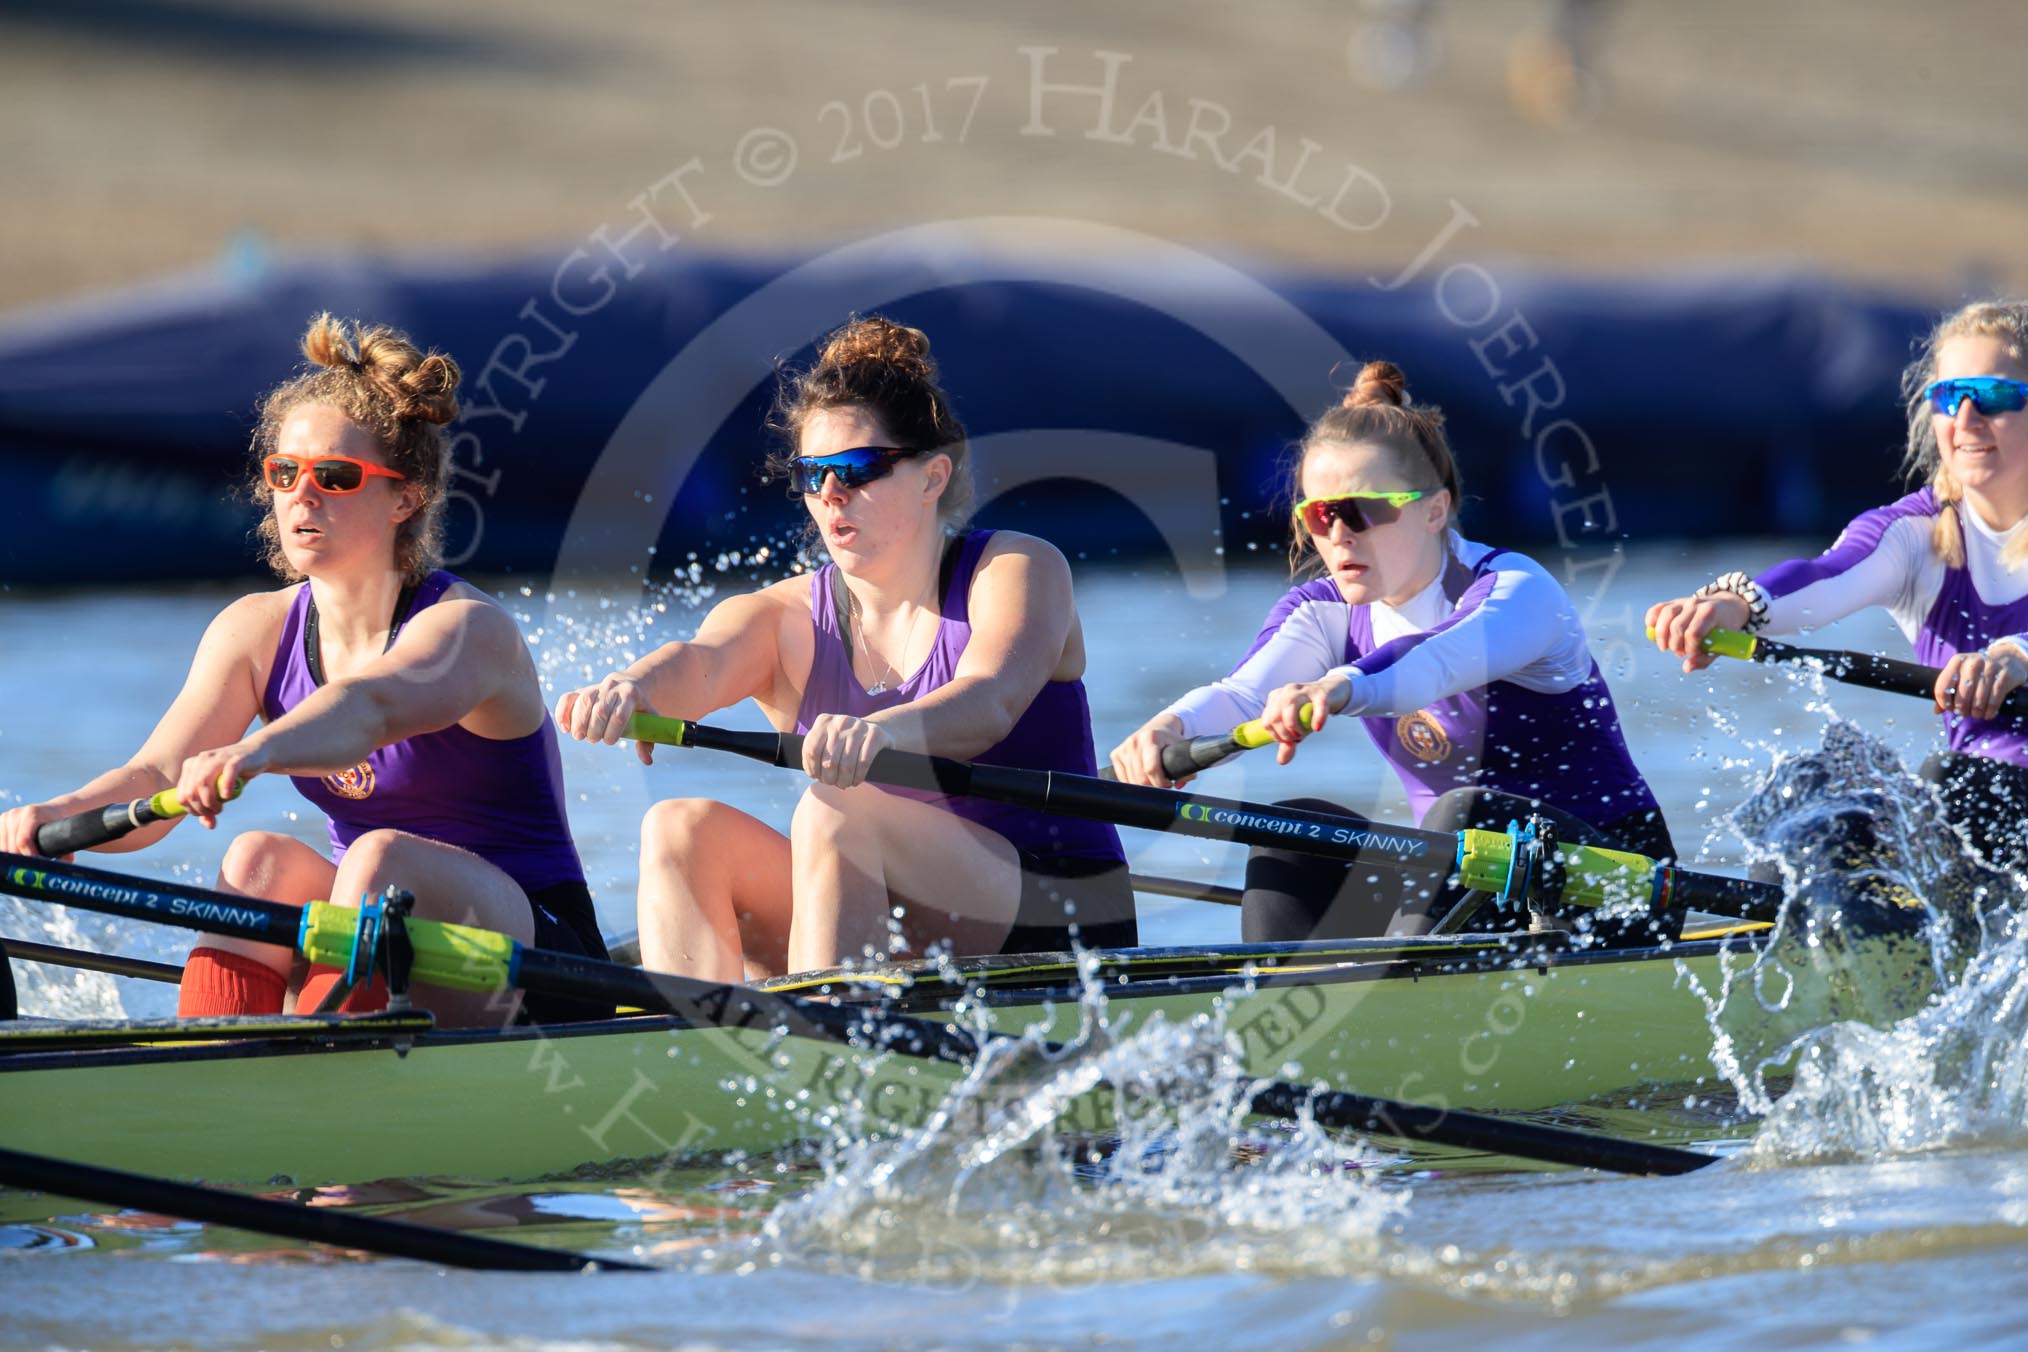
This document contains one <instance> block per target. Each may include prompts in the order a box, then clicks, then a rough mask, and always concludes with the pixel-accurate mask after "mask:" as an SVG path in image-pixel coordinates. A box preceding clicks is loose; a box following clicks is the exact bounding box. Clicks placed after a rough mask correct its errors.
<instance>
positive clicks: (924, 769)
mask: <svg viewBox="0 0 2028 1352" xmlns="http://www.w3.org/2000/svg"><path fill="white" fill-rule="evenodd" d="M802 743H803V739H802V738H801V737H800V736H797V735H796V734H794V733H775V732H734V731H728V730H726V729H723V728H713V727H709V726H706V725H702V724H697V723H687V724H685V725H684V728H683V745H685V746H694V747H701V748H704V749H705V750H710V751H729V752H732V753H733V754H735V755H741V756H747V757H750V758H751V759H754V760H758V761H762V762H765V763H766V764H769V765H774V766H784V767H787V766H800V765H801V764H802V762H803V745H802ZM867 778H868V779H870V780H873V781H876V782H878V783H882V784H894V785H899V786H901V787H905V788H917V789H928V790H932V791H935V792H939V793H951V794H973V795H976V796H978V797H982V798H992V799H995V800H997V801H999V802H1003V803H1017V804H1020V805H1021V806H1024V807H1032V808H1036V809H1038V810H1040V811H1044V812H1056V813H1061V814H1063V815H1065V816H1071V817H1086V818H1089V819H1091V820H1093V821H1103V822H1112V823H1115V824H1116V825H1120V826H1133V827H1139V828H1141V829H1143V830H1149V831H1166V832H1175V833H1178V834H1181V835H1190V836H1200V837H1203V838H1205V839H1208V840H1228V841H1233V842H1235V843H1238V844H1241V845H1265V846H1270V847H1277V848H1282V849H1289V850H1297V851H1301V852H1303V853H1305V854H1315V855H1321V856H1324V857H1325V858H1330V859H1341V860H1344V861H1346V862H1348V863H1354V864H1367V865H1379V866H1382V867H1386V868H1396V869H1407V870H1412V871H1426V872H1429V873H1431V874H1435V875H1438V876H1448V875H1449V874H1450V873H1451V872H1452V870H1453V869H1454V867H1455V865H1456V862H1457V848H1458V847H1457V839H1458V838H1457V837H1456V836H1455V835H1453V834H1450V833H1447V832H1441V831H1423V830H1419V829H1417V828H1414V827H1405V826H1382V825H1376V824H1372V823H1368V822H1364V821H1361V820H1359V819H1357V818H1353V817H1345V816H1339V815H1335V814H1332V813H1328V812H1310V811H1305V810H1304V809H1301V808H1289V807H1270V806H1262V805H1259V804H1254V803H1243V802H1237V801H1235V800H1232V799H1228V798H1212V797H1208V796H1206V795H1204V794H1198V793H1191V792H1188V791H1187V790H1182V789H1155V788H1147V787H1143V786H1141V785H1134V784H1120V783H1116V782H1113V781H1111V780H1103V779H1097V778H1094V777H1091V776H1088V775H1073V774H1062V773H1058V772H1055V771H1048V770H1022V769H1016V768H1013V767H1010V766H1000V765H977V764H970V763H967V762H965V761H955V760H946V759H945V758H943V757H941V756H922V755H916V754H913V753H910V752H903V751H883V752H881V753H880V755H878V756H876V757H875V758H874V761H873V766H872V768H871V771H870V772H869V773H868V775H867ZM1665 901H1681V902H1683V903H1685V904H1688V905H1690V906H1694V907H1696V908H1698V909H1699V910H1704V911H1710V912H1711V913H1713V914H1715V915H1732V916H1738V917H1740V918H1742V919H1747V920H1773V919H1774V918H1775V916H1776V914H1777V913H1778V912H1779V911H1780V909H1781V904H1782V890H1781V888H1780V887H1778V886H1776V885H1774V884H1772V883H1764V882H1756V881H1754V880H1752V879H1747V878H1727V877H1723V876H1720V875H1717V874H1707V873H1691V872H1685V871H1683V870H1679V869H1675V868H1667V869H1664V870H1663V873H1662V879H1661V886H1660V888H1659V889H1658V896H1657V909H1658V910H1660V909H1667V907H1666V906H1665V905H1663V904H1662V903H1663V902H1665Z"/></svg>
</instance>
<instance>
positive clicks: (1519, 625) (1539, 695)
mask: <svg viewBox="0 0 2028 1352" xmlns="http://www.w3.org/2000/svg"><path fill="white" fill-rule="evenodd" d="M1331 672H1339V673H1342V674H1344V675H1345V676H1346V677H1347V678H1348V679H1349V681H1350V683H1351V701H1350V703H1349V704H1347V705H1346V708H1345V712H1346V713H1348V714H1352V715H1356V716H1357V717H1359V719H1360V721H1361V722H1362V723H1364V724H1365V727H1366V731H1367V733H1368V735H1369V736H1371V737H1372V739H1373V743H1374V745H1375V746H1376V747H1378V748H1379V750H1380V754H1381V755H1382V756H1383V757H1384V758H1385V759H1386V760H1387V761H1388V763H1389V764H1390V765H1391V766H1392V767H1393V768H1394V771H1395V773H1396V774H1397V775H1398V776H1400V778H1401V782H1402V786H1403V787H1404V788H1405V789H1406V790H1407V791H1408V798H1409V803H1410V805H1411V806H1412V807H1413V808H1414V810H1415V815H1416V818H1417V820H1420V819H1421V818H1422V816H1423V815H1424V814H1425V813H1426V812H1427V811H1428V810H1429V806H1430V804H1431V803H1433V802H1434V801H1435V800H1436V798H1437V797H1438V795H1440V794H1443V793H1445V792H1448V791H1449V790H1451V789H1456V788H1464V787H1467V786H1477V787H1481V788H1489V789H1499V790H1502V791H1504V792H1507V793H1513V794H1519V795H1522V796H1524V797H1528V798H1540V799H1542V800H1544V801H1546V802H1549V803H1552V804H1554V805H1555V806H1557V807H1560V808H1563V809H1564V810H1565V811H1567V812H1570V813H1573V814H1574V815H1576V816H1578V817H1580V818H1582V819H1583V820H1585V821H1587V822H1590V823H1591V824H1593V825H1594V826H1599V827H1610V826H1612V825H1613V824H1615V823H1617V822H1621V821H1623V820H1625V819H1627V818H1629V817H1632V816H1634V815H1635V814H1637V813H1646V812H1654V811H1656V810H1657V808H1656V804H1655V796H1654V794H1653V792H1651V791H1650V790H1649V788H1648V785H1647V782H1646V781H1645V780H1643V779H1642V778H1641V774H1640V771H1639V770H1637V769H1636V768H1635V766H1634V762H1633V757H1632V756H1631V755H1630V754H1629V753H1628V751H1627V744H1626V738H1625V736H1624V735H1623V734H1622V733H1621V731H1620V722H1619V715H1618V713H1617V712H1616V710H1615V709H1614V707H1613V702H1612V694H1611V692H1610V691H1608V690H1607V689H1606V683H1605V678H1604V677H1603V676H1602V675H1601V674H1600V673H1599V669H1598V664H1597V663H1596V662H1595V661H1593V660H1592V656H1591V651H1590V649H1589V647H1588V646H1587V645H1586V643H1585V637H1584V626H1583V624H1582V623H1581V622H1580V620H1579V619H1578V615H1577V610H1576V607H1575V606H1573V605H1572V604H1571V601H1570V597H1569V595H1568V594H1567V593H1566V592H1565V591H1564V590H1563V587H1562V586H1561V584H1559V583H1558V582H1557V581H1556V579H1555V578H1553V577H1551V576H1550V575H1549V573H1548V572H1547V571H1546V570H1545V569H1544V568H1543V567H1542V565H1540V564H1538V563H1536V562H1535V560H1533V559H1531V558H1528V557H1526V556H1525V555H1521V554H1516V553H1514V552H1512V551H1511V550H1497V549H1492V548H1490V547H1488V546H1486V545H1481V544H1473V543H1470V542H1468V541H1465V540H1463V539H1460V538H1458V537H1457V536H1455V535H1454V536H1452V537H1451V554H1450V559H1449V562H1448V564H1447V566H1446V567H1445V568H1444V569H1443V570H1442V571H1441V572H1440V573H1439V575H1438V576H1437V577H1436V578H1435V579H1434V580H1432V581H1431V583H1430V585H1429V586H1428V587H1426V588H1424V589H1423V590H1422V591H1421V592H1419V593H1418V594H1416V595H1415V596H1413V597H1411V598H1410V599H1409V600H1407V601H1406V602H1404V603H1403V604H1401V605H1399V606H1392V605H1387V604H1385V603H1382V602H1373V603H1371V604H1367V605H1352V604H1350V603H1349V602H1347V601H1346V600H1345V598H1344V596H1343V595H1342V594H1341V593H1340V592H1339V590H1338V588H1337V585H1336V584H1335V583H1333V582H1331V581H1330V580H1329V579H1328V578H1322V579H1318V580H1317V581H1314V582H1306V583H1301V584H1299V585H1297V586H1295V587H1293V588H1291V589H1290V590H1289V591H1288V592H1287V594H1285V595H1284V596H1283V597H1282V598H1281V600H1279V601H1278V602H1276V603H1275V606H1274V608H1273V609H1272V610H1271V611H1270V612H1269V613H1268V617H1267V622H1266V623H1265V624H1264V625H1262V627H1261V631H1260V633H1259V635H1258V636H1256V637H1255V639H1254V642H1253V646H1252V648H1251V649H1249V650H1248V652H1247V655H1246V657H1245V658H1244V659H1243V660H1242V661H1241V662H1240V664H1239V665H1238V666H1237V667H1235V668H1234V669H1233V671H1232V673H1231V674H1230V675H1228V676H1226V677H1225V678H1224V679H1223V680H1219V681H1214V682H1212V683H1211V684H1210V685H1205V686H1200V687H1199V688H1197V689H1196V690H1193V691H1191V692H1190V693H1189V694H1187V695H1185V696H1183V698H1181V699H1179V700H1177V701H1176V702H1175V703H1174V704H1172V705H1171V706H1170V707H1169V709H1168V712H1169V713H1171V714H1174V715H1175V716H1176V717H1177V718H1178V719H1179V720H1181V722H1182V724H1183V728H1184V731H1185V732H1186V734H1187V735H1189V736H1193V737H1195V736H1201V735H1204V734H1206V733H1211V732H1223V731H1225V730H1227V729H1230V728H1232V727H1235V726H1237V725H1238V724H1241V723H1244V722H1247V721H1249V720H1251V719H1255V718H1258V717H1260V715H1261V711H1262V709H1263V708H1264V707H1265V706H1266V703H1267V697H1268V696H1269V695H1270V694H1271V693H1272V692H1273V691H1275V690H1276V689H1278V688H1280V687H1281V686H1284V685H1288V684H1291V683H1293V682H1296V681H1310V680H1316V679H1318V678H1320V677H1322V676H1324V675H1326V674H1327V673H1331Z"/></svg>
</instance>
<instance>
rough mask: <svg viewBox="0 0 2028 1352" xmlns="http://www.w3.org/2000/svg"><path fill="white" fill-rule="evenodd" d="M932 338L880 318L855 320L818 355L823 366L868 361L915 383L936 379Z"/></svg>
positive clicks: (835, 334) (832, 336) (836, 335)
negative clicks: (931, 349) (931, 358)
mask: <svg viewBox="0 0 2028 1352" xmlns="http://www.w3.org/2000/svg"><path fill="white" fill-rule="evenodd" d="M929 350H930V341H929V335H928V334H926V333H924V332H923V331H922V330H921V329H912V328H909V327H908V326H907V325H905V324H897V323H895V322H894V321H893V320H891V319H886V318H883V317H882V316H880V315H866V316H864V317H861V318H855V319H853V320H852V321H850V322H849V323H847V324H846V325H845V326H844V327H843V328H841V329H839V330H838V331H837V332H836V333H834V334H832V335H831V337H830V340H829V341H828V342H826V343H825V344H824V350H823V352H822V353H821V354H819V355H818V358H817V365H818V366H819V367H827V366H828V367H843V366H857V365H859V364H861V363H864V362H872V363H877V364H879V365H882V366H886V367H889V368H891V369H892V370H893V371H894V372H895V373H896V374H897V375H900V376H903V377H905V378H908V379H912V380H922V381H933V380H935V379H936V363H935V362H934V361H932V360H930V354H929Z"/></svg>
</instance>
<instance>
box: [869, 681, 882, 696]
mask: <svg viewBox="0 0 2028 1352" xmlns="http://www.w3.org/2000/svg"><path fill="white" fill-rule="evenodd" d="M866 693H867V694H869V695H884V694H886V693H887V682H886V681H875V682H874V683H873V684H872V685H869V686H867V687H866Z"/></svg>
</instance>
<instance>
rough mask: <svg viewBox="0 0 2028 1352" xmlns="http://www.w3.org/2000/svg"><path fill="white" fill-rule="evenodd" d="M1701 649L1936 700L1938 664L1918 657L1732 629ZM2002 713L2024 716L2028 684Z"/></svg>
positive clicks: (1707, 638)
mask: <svg viewBox="0 0 2028 1352" xmlns="http://www.w3.org/2000/svg"><path fill="white" fill-rule="evenodd" d="M1648 636H1649V637H1650V638H1653V637H1654V631H1653V630H1650V631H1649V634H1648ZM1704 651H1706V652H1708V653H1712V654H1714V655H1716V656H1719V657H1737V658H1740V659H1741V660H1743V661H1748V662H1765V663H1770V664H1790V663H1794V664H1802V663H1814V664H1816V665H1819V666H1821V667H1822V668H1823V670H1824V674H1825V675H1826V676H1829V677H1830V678H1831V679H1832V680H1834V681H1842V682H1844V683H1845V684H1846V685H1857V686H1863V687H1865V688H1866V689H1868V690H1885V691H1887V692H1888V693H1889V694H1894V695H1914V696H1915V697H1917V698H1918V699H1934V698H1935V697H1936V682H1937V678H1938V677H1939V676H1941V675H1943V670H1942V669H1941V668H1939V667H1926V666H1924V665H1922V663H1920V662H1903V661H1900V660H1898V659H1896V658H1892V657H1879V656H1876V655H1875V654H1873V653H1855V652H1841V651H1838V650H1836V649H1832V648H1798V647H1795V646H1794V645H1793V644H1788V643H1777V642H1775V641H1774V640H1773V639H1771V638H1760V637H1758V636H1757V635H1754V634H1742V633H1740V632H1739V631H1738V630H1735V629H1714V630H1712V631H1711V632H1710V633H1709V634H1707V635H1706V636H1705V638H1704ZM2000 712H2001V714H2002V715H2004V716H2006V717H2009V718H2028V686H2023V687H2021V688H2020V689H2018V690H2014V691H2012V692H2011V693H2009V694H2008V696H2007V698H2005V699H2003V700H2001V701H2000Z"/></svg>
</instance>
